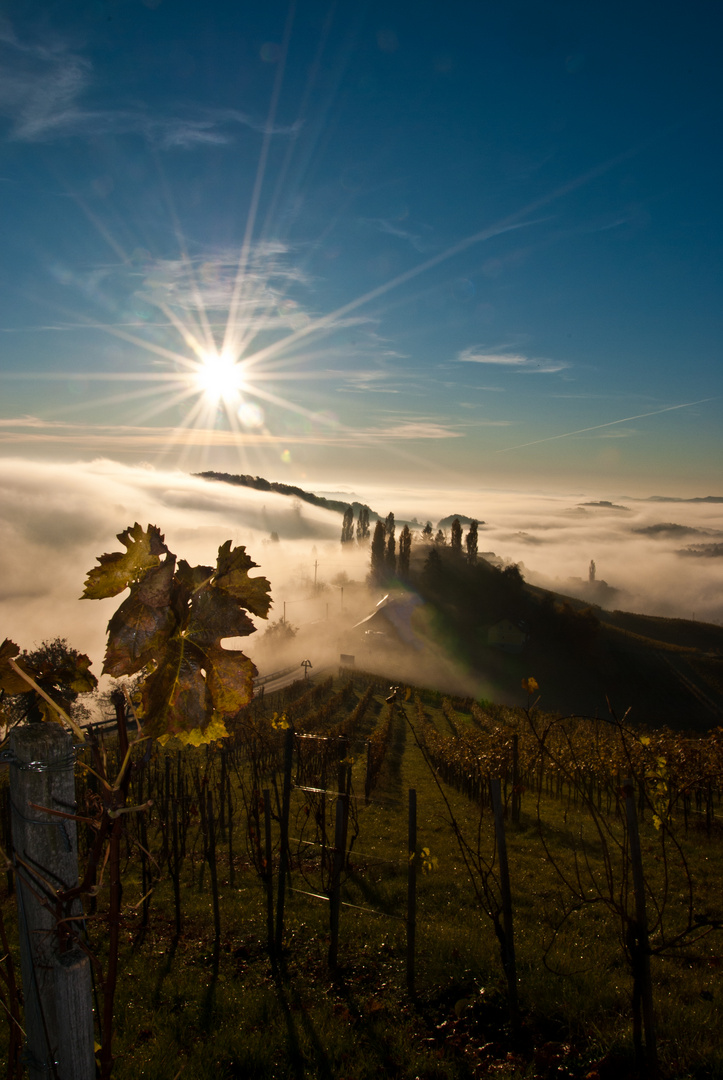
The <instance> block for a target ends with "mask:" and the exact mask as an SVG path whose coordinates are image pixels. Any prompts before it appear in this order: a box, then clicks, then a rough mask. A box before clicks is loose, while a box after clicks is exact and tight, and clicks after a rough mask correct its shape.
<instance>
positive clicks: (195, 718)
mask: <svg viewBox="0 0 723 1080" xmlns="http://www.w3.org/2000/svg"><path fill="white" fill-rule="evenodd" d="M204 659H205V658H204V656H203V653H202V652H201V650H200V649H199V648H198V646H197V645H194V644H193V642H191V641H189V640H188V638H186V637H184V636H183V635H180V634H177V635H174V637H172V638H171V639H170V641H169V642H168V643H167V645H166V647H165V650H164V653H163V657H162V659H161V660H160V661H159V665H158V667H157V668H156V670H155V671H153V672H151V673H150V675H148V676H147V678H146V679H145V681H144V683H143V687H142V697H141V715H142V717H143V719H144V724H143V730H144V732H145V734H146V735H149V736H150V737H151V738H155V739H158V738H160V737H161V736H162V735H168V736H174V735H175V736H182V735H183V734H184V733H188V732H190V731H193V730H194V729H196V728H198V729H200V730H203V728H204V727H206V726H207V725H208V721H209V719H210V716H211V709H210V704H211V702H210V695H208V692H207V689H206V679H205V676H204Z"/></svg>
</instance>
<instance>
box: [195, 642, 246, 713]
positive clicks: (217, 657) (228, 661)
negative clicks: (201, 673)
mask: <svg viewBox="0 0 723 1080" xmlns="http://www.w3.org/2000/svg"><path fill="white" fill-rule="evenodd" d="M206 660H207V661H208V665H209V666H208V668H207V669H206V685H207V687H208V690H209V693H210V695H211V701H212V703H213V709H214V713H215V714H216V715H217V716H221V717H231V716H235V715H236V713H237V712H238V711H239V709H242V708H243V707H244V705H246V704H248V702H249V701H250V700H251V698H252V697H253V695H254V678H255V677H256V675H258V671H257V669H256V665H255V664H254V663H253V662H252V661H251V660H249V658H248V656H245V655H244V654H243V653H242V652H238V651H234V650H231V649H222V648H220V647H218V648H209V649H206Z"/></svg>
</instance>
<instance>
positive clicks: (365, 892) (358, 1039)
mask: <svg viewBox="0 0 723 1080" xmlns="http://www.w3.org/2000/svg"><path fill="white" fill-rule="evenodd" d="M527 690H528V693H529V696H528V703H527V707H526V708H520V709H508V708H502V707H492V706H485V707H482V706H480V705H479V704H478V703H477V702H475V701H472V700H469V699H454V698H450V697H445V696H444V695H442V694H439V693H437V692H435V691H432V690H425V689H422V688H414V687H400V688H396V689H395V690H392V691H390V688H389V686H388V684H386V683H384V682H382V681H381V680H379V679H378V678H376V677H375V676H373V675H367V674H364V673H362V672H358V671H353V670H342V671H340V672H339V673H338V674H334V675H333V676H332V675H327V676H326V677H325V678H324V677H320V678H317V681H316V682H312V681H309V682H305V681H303V680H300V681H299V682H297V683H294V684H293V685H291V686H289V687H287V688H286V689H285V690H283V691H280V692H278V693H277V694H273V695H272V694H269V695H267V696H262V697H260V698H258V699H257V700H255V701H254V702H252V703H251V704H250V705H249V706H247V707H246V708H245V709H244V710H243V711H242V712H241V713H240V714H239V715H238V717H237V719H236V720H235V721H234V722H233V723H232V724H228V725H227V726H228V727H229V731H230V732H231V734H230V737H229V738H227V739H224V740H222V741H220V742H218V743H212V744H209V745H207V746H205V747H202V748H198V749H194V748H193V747H190V746H185V747H183V746H181V745H180V744H178V745H177V746H176V745H174V742H173V740H171V741H170V742H168V743H167V744H166V745H165V747H160V746H158V745H157V744H154V745H152V748H149V745H148V744H140V745H139V746H138V748H137V749H136V750H135V751H134V752H133V753H132V763H131V767H130V771H129V781H128V788H127V792H126V804H127V806H128V807H129V808H130V807H133V808H136V809H135V810H134V811H133V812H129V813H124V814H123V815H122V817H121V818H119V819H118V820H119V821H121V822H122V834H121V848H120V850H121V855H122V858H121V865H120V868H119V872H120V875H121V880H122V905H121V909H120V911H119V913H118V930H119V934H120V947H119V951H120V957H119V970H118V986H117V991H116V1000H115V1030H114V1055H115V1062H114V1067H113V1075H114V1077H116V1076H117V1077H119V1078H131V1077H134V1078H135V1077H141V1076H147V1077H153V1078H158V1080H165V1078H166V1077H168V1078H169V1080H174V1078H176V1077H180V1076H182V1075H185V1076H189V1077H194V1078H197V1077H198V1078H202V1077H205V1076H209V1077H210V1076H214V1077H217V1078H218V1077H241V1076H244V1077H246V1076H258V1077H262V1076H263V1077H272V1076H285V1075H290V1076H299V1077H301V1076H307V1077H316V1076H319V1077H348V1078H351V1077H355V1078H362V1077H367V1076H372V1075H374V1074H375V1073H377V1072H379V1070H380V1069H381V1070H383V1071H384V1072H385V1073H386V1074H388V1075H390V1076H398V1077H410V1078H412V1077H425V1078H429V1080H432V1078H441V1077H449V1078H452V1077H477V1076H486V1075H491V1074H492V1073H494V1074H495V1075H506V1076H553V1075H554V1076H562V1077H590V1078H592V1080H594V1078H596V1077H597V1078H603V1080H604V1078H605V1077H609V1076H613V1075H615V1076H624V1075H630V1076H633V1075H639V1074H642V1073H643V1072H645V1071H646V1070H647V1074H648V1075H655V1074H657V1073H658V1072H659V1073H660V1074H661V1075H664V1076H670V1077H684V1076H714V1075H721V1072H722V1070H723V1057H721V1051H720V1046H719V1040H718V1038H717V1035H716V1032H717V1030H718V1029H719V1024H720V1019H721V1016H720V1001H719V987H718V980H719V965H720V963H721V960H722V959H723V938H721V937H720V933H719V930H720V927H721V920H722V918H723V902H722V901H721V895H723V894H722V892H721V884H722V881H723V873H722V870H723V852H722V851H721V847H722V841H723V832H722V830H721V822H722V817H721V814H722V811H721V808H720V795H721V789H722V788H723V738H722V737H721V736H722V734H723V733H721V732H720V731H716V732H713V733H712V734H711V735H709V736H707V737H696V738H692V737H686V736H684V735H681V734H673V733H670V732H665V731H658V732H648V733H644V732H640V731H637V732H633V731H631V730H629V729H628V728H627V727H626V725H625V724H624V723H618V722H613V721H606V720H602V719H588V718H582V717H579V718H569V719H566V720H560V719H556V718H554V717H550V716H547V715H545V714H544V713H543V712H541V711H540V709H539V707H538V706H537V705H536V704H535V693H536V685H535V684H534V681H533V680H529V681H528V685H527ZM523 696H524V695H523V692H522V691H521V699H522V697H523ZM119 707H122V706H119ZM104 744H105V747H106V750H105V753H106V756H107V758H108V759H109V761H110V765H109V771H110V772H111V773H112V772H113V768H120V765H121V757H122V755H121V751H120V749H119V746H118V742H117V740H116V739H115V738H114V737H113V736H110V735H105V736H104ZM114 758H116V759H117V760H116V761H115V765H113V759H114ZM630 780H632V787H631V785H630V783H629V781H630ZM76 785H77V798H78V806H79V811H78V813H79V817H80V818H81V819H82V820H81V823H79V847H80V861H81V864H83V863H84V860H85V861H87V860H88V858H89V857H92V854H93V851H94V845H95V844H96V841H97V819H98V804H99V788H98V781H97V779H96V777H95V776H94V772H93V769H92V767H91V760H90V758H89V756H88V752H87V751H86V750H83V749H81V750H79V752H78V757H77V764H76ZM410 789H411V790H412V791H413V792H414V797H410ZM496 791H497V792H498V795H497V802H496V801H495V792H496ZM633 791H634V798H633V797H632V795H631V792H633ZM631 802H632V803H633V804H634V811H633V812H634V815H635V816H634V822H635V830H636V834H637V830H638V829H639V834H640V845H639V849H640V858H641V866H642V873H643V875H644V877H643V879H642V881H643V885H642V890H643V896H644V900H645V902H646V903H647V924H646V926H645V927H644V928H643V927H642V926H641V923H640V908H639V907H637V906H636V904H639V901H640V895H639V891H638V887H637V883H636V881H635V880H634V876H635V866H634V859H633V858H632V855H631V852H632V850H633V848H632V843H631V841H632V836H633V830H632V825H631V820H633V819H631V818H630V812H631V809H630V803H631ZM2 807H3V810H2V813H3V822H2V826H3V835H5V836H7V834H8V831H9V806H8V800H7V798H3V800H2ZM102 878H103V872H102V871H101V873H100V884H101V885H102V884H103V882H102ZM7 888H8V893H10V892H11V891H12V878H11V877H10V876H9V877H8V886H7ZM3 906H4V911H5V912H6V921H7V924H8V933H9V935H10V938H11V939H13V935H14V934H15V932H16V931H15V924H14V915H13V904H12V899H11V896H10V895H8V898H7V899H5V900H4V901H3ZM108 916H109V908H108V898H107V894H106V892H105V889H104V888H103V887H99V888H98V889H97V890H96V892H95V894H94V895H93V897H92V898H91V900H90V902H89V903H88V904H87V905H86V908H85V910H84V920H83V924H82V937H83V944H84V947H85V948H87V950H88V951H89V952H90V953H92V954H93V955H94V956H97V957H98V958H99V963H101V964H102V962H103V961H104V956H105V950H106V949H107V938H108V925H109V924H108ZM643 929H644V931H645V934H644V936H643ZM13 952H14V945H13V946H12V947H11V948H10V955H11V954H12V953H13ZM646 963H647V965H648V976H647V979H648V981H647V982H646V975H645V964H646ZM3 964H4V967H3V972H4V974H5V976H6V975H7V954H6V957H5V959H4V960H3ZM510 965H512V966H510ZM0 989H2V992H3V995H4V1002H5V1005H6V1010H7V1009H8V1008H9V1005H10V1002H9V997H8V993H7V978H5V983H4V984H3V987H2V988H0ZM97 991H98V987H96V992H97ZM651 993H652V1007H653V1009H654V1032H653V1030H652V1028H651V1030H648V1023H649V1021H650V1019H651V1018H650V1017H649V1016H647V1015H646V1012H645V1009H646V994H648V995H650V994H651ZM513 998H516V999H517V1000H514V1001H513V1000H512V999H513ZM681 1004H685V1006H686V1008H685V1009H684V1010H682V1009H681ZM100 1008H101V1006H100V1004H98V1006H97V1009H98V1010H100ZM3 1038H4V1040H5V1045H6V1048H10V1050H12V1045H11V1044H12V1038H13V1023H12V1020H10V1021H9V1023H8V1024H7V1025H6V1027H5V1031H4V1034H3ZM651 1040H652V1042H651ZM11 1058H12V1054H11V1053H8V1055H7V1059H8V1061H10V1060H11ZM9 1068H10V1066H9ZM8 1075H9V1076H13V1075H15V1073H12V1072H8Z"/></svg>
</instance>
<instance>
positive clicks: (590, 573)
mask: <svg viewBox="0 0 723 1080" xmlns="http://www.w3.org/2000/svg"><path fill="white" fill-rule="evenodd" d="M587 579H588V581H594V580H595V560H594V559H590V569H589V570H588V572H587Z"/></svg>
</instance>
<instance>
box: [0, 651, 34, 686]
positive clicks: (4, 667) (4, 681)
mask: <svg viewBox="0 0 723 1080" xmlns="http://www.w3.org/2000/svg"><path fill="white" fill-rule="evenodd" d="M19 655H20V647H19V646H18V645H16V644H15V642H14V641H11V640H10V638H5V640H4V641H3V643H2V645H0V690H4V691H5V693H6V694H24V693H26V692H27V691H28V690H31V689H32V687H31V686H30V684H29V683H26V682H25V679H23V678H22V677H21V676H20V675H18V673H17V672H16V671H14V670H13V669H12V668H11V666H10V664H9V663H8V660H15V658H16V657H17V656H19ZM18 666H19V667H22V666H23V665H22V664H19V665H18Z"/></svg>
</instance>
